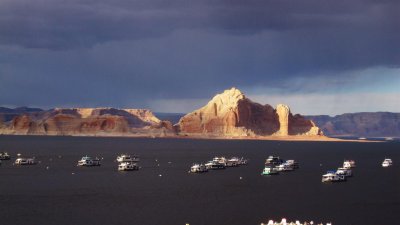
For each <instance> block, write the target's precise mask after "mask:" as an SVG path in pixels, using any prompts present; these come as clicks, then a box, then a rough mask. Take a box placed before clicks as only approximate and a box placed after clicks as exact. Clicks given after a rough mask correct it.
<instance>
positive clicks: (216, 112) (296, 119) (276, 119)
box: [176, 88, 322, 137]
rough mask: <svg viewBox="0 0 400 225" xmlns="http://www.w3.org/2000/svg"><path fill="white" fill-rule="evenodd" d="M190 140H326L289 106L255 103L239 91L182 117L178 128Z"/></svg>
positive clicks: (228, 92)
mask: <svg viewBox="0 0 400 225" xmlns="http://www.w3.org/2000/svg"><path fill="white" fill-rule="evenodd" d="M176 127H177V128H178V130H179V133H180V134H182V135H188V136H232V137H240V136H242V137H243V136H290V135H298V136H322V131H321V130H320V129H319V128H318V127H317V126H316V125H315V124H314V123H313V122H312V121H311V120H308V119H305V118H304V117H302V116H301V115H298V114H297V115H293V114H292V113H291V112H290V109H289V107H288V106H286V105H283V104H279V105H277V107H276V109H274V108H273V107H272V106H270V105H261V104H259V103H255V102H252V101H251V100H250V99H248V98H246V96H245V95H244V94H243V93H242V92H241V91H240V90H238V89H236V88H232V89H230V90H225V91H224V92H223V93H221V94H218V95H216V96H215V97H214V98H213V99H212V100H211V101H210V102H208V104H207V105H205V106H204V107H202V108H200V109H198V110H195V111H194V112H192V113H189V114H187V115H185V116H184V117H182V118H181V119H180V121H179V123H178V124H177V125H176Z"/></svg>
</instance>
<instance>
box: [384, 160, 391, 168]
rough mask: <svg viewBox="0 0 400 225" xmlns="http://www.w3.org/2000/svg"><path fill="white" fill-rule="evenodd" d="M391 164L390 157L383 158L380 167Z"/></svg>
mask: <svg viewBox="0 0 400 225" xmlns="http://www.w3.org/2000/svg"><path fill="white" fill-rule="evenodd" d="M392 164H393V162H392V160H391V159H385V160H383V162H382V167H389V166H392Z"/></svg>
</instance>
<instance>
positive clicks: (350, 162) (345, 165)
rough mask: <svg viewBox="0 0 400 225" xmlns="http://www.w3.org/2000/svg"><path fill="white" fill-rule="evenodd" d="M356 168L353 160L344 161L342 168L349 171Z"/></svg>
mask: <svg viewBox="0 0 400 225" xmlns="http://www.w3.org/2000/svg"><path fill="white" fill-rule="evenodd" d="M354 167H356V162H355V161H354V160H344V162H343V168H346V169H350V168H354Z"/></svg>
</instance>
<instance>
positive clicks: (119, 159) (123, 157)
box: [117, 154, 140, 163]
mask: <svg viewBox="0 0 400 225" xmlns="http://www.w3.org/2000/svg"><path fill="white" fill-rule="evenodd" d="M139 161H140V159H139V156H136V155H134V156H130V155H126V154H122V155H119V156H117V162H119V163H121V162H132V163H133V162H139Z"/></svg>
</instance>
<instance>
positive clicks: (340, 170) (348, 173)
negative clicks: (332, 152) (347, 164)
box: [336, 168, 353, 177]
mask: <svg viewBox="0 0 400 225" xmlns="http://www.w3.org/2000/svg"><path fill="white" fill-rule="evenodd" d="M336 174H337V175H340V176H342V175H343V176H345V177H351V176H353V172H352V171H351V169H349V168H338V169H337V170H336Z"/></svg>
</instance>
